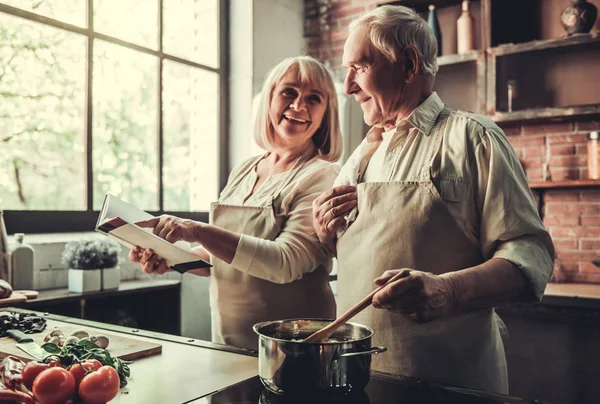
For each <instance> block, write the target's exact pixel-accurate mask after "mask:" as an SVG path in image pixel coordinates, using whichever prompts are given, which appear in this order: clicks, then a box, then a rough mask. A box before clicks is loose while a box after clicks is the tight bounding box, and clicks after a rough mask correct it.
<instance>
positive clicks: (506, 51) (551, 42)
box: [487, 32, 600, 56]
mask: <svg viewBox="0 0 600 404" xmlns="http://www.w3.org/2000/svg"><path fill="white" fill-rule="evenodd" d="M593 43H600V35H598V32H596V33H594V34H576V35H573V36H569V37H564V38H559V39H547V40H543V41H531V42H524V43H519V44H506V45H500V46H496V47H493V48H489V49H488V50H487V52H488V53H489V54H490V55H493V56H505V55H514V54H516V53H524V52H535V51H542V50H547V49H556V48H563V47H567V46H576V45H586V44H593Z"/></svg>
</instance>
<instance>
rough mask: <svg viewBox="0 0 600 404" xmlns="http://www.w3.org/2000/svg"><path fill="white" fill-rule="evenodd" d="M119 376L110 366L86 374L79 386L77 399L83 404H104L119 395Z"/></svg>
mask: <svg viewBox="0 0 600 404" xmlns="http://www.w3.org/2000/svg"><path fill="white" fill-rule="evenodd" d="M119 386H120V381H119V374H118V373H117V371H116V370H115V369H114V368H113V367H111V366H102V367H101V368H100V369H98V370H96V371H95V372H91V373H88V374H87V375H86V376H85V377H84V378H83V380H82V381H81V383H80V384H79V397H81V398H82V399H83V402H84V403H85V404H104V403H107V402H109V401H110V400H112V399H113V398H115V396H116V395H117V394H118V393H119Z"/></svg>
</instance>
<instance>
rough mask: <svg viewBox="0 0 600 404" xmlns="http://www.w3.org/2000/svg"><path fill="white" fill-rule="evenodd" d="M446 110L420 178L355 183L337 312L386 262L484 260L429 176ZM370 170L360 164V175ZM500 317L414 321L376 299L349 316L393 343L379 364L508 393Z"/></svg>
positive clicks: (443, 265)
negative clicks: (353, 214)
mask: <svg viewBox="0 0 600 404" xmlns="http://www.w3.org/2000/svg"><path fill="white" fill-rule="evenodd" d="M448 115H449V110H448V109H444V110H443V111H442V112H441V113H440V115H439V117H438V123H437V125H436V130H435V131H434V133H433V134H432V136H435V138H434V142H433V145H434V147H433V149H432V150H430V151H428V153H430V158H428V159H427V160H426V161H427V165H426V166H425V167H423V170H422V174H421V179H420V180H418V181H396V182H372V183H359V184H358V186H357V192H358V216H357V218H356V221H354V222H353V223H351V225H350V226H349V227H348V229H347V230H346V231H345V233H344V234H343V235H342V236H341V237H340V238H339V240H338V242H337V257H338V258H337V259H338V268H339V269H338V271H339V275H338V282H339V284H338V313H343V312H344V311H346V310H347V309H348V308H349V307H351V306H352V305H353V304H355V303H356V302H358V301H359V300H360V299H361V298H362V297H364V296H366V295H367V294H368V293H369V292H370V291H372V290H373V289H374V287H375V285H374V283H373V280H374V279H375V278H377V277H378V276H380V275H382V274H383V273H384V272H385V271H386V270H388V269H401V268H411V269H417V270H420V271H426V272H430V273H434V274H443V273H445V272H449V271H453V270H458V269H463V268H467V267H471V266H474V265H478V264H480V263H482V262H483V261H484V259H483V257H482V256H481V252H480V250H479V248H478V247H477V246H475V245H473V243H472V242H470V241H469V240H468V239H467V237H466V236H465V235H464V234H463V232H462V230H461V229H460V228H459V226H458V225H457V224H456V223H455V221H454V219H453V217H452V216H451V214H450V213H449V211H448V210H447V209H446V207H445V206H444V202H443V200H442V198H441V196H440V194H439V193H438V191H437V189H436V188H435V186H434V184H433V182H432V180H431V179H432V173H431V171H432V167H433V162H434V159H435V156H436V154H437V151H438V150H439V148H440V146H441V144H442V141H443V137H444V136H443V133H444V130H445V127H446V119H447V117H448ZM375 149H376V147H372V148H371V150H370V154H371V155H372V153H373V152H374V150H375ZM368 159H370V156H369V155H368V154H367V155H366V156H365V160H366V161H368ZM365 169H366V164H361V166H360V168H359V170H358V172H359V182H360V180H361V178H362V175H363V174H364V171H365ZM497 318H498V317H497V316H496V314H495V312H494V310H493V309H489V310H481V311H477V312H474V313H470V314H464V315H456V316H451V317H446V318H442V319H436V320H433V321H431V322H428V323H416V322H414V321H412V320H410V319H407V318H406V317H404V316H403V315H401V314H396V313H392V312H390V311H388V310H383V309H375V308H374V307H372V306H371V307H369V308H368V309H367V310H365V311H363V312H362V313H360V314H359V315H358V316H357V317H355V318H354V319H353V320H352V321H354V322H357V323H362V324H365V325H367V326H369V327H372V328H373V329H374V331H375V334H374V336H373V344H374V345H382V346H386V347H387V348H388V351H387V352H386V353H383V354H381V355H376V356H375V357H374V358H373V369H374V370H377V371H381V372H387V373H394V374H400V375H405V376H413V377H418V378H423V379H426V380H429V381H437V382H442V383H447V384H451V385H456V386H462V387H470V388H476V389H482V390H486V391H492V392H499V393H507V392H508V380H507V370H506V358H505V355H504V347H503V344H502V340H501V337H500V333H499V329H498V324H497V321H496V320H497Z"/></svg>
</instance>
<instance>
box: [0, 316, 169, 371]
mask: <svg viewBox="0 0 600 404" xmlns="http://www.w3.org/2000/svg"><path fill="white" fill-rule="evenodd" d="M55 327H56V328H58V329H60V330H61V331H62V332H63V334H64V335H65V336H68V335H69V334H71V333H72V332H73V331H75V330H85V331H87V332H88V333H89V334H90V335H104V336H106V337H108V339H109V344H108V347H107V348H106V350H107V351H108V352H110V354H111V355H112V356H115V357H117V358H121V359H125V360H135V359H139V358H143V357H146V356H151V355H157V354H160V353H161V352H162V345H160V344H156V343H152V342H146V341H142V340H138V339H135V338H128V337H126V336H124V335H123V334H117V333H113V332H110V331H105V330H102V329H98V328H93V327H87V326H78V325H75V324H71V323H63V322H61V321H54V320H47V327H46V329H45V330H44V331H42V332H41V333H37V334H28V336H30V337H31V338H33V339H34V341H35V342H37V343H38V344H40V345H43V344H44V337H45V336H46V335H47V334H50V332H51V331H52V330H53V329H54V328H55ZM9 355H12V356H16V357H18V358H20V359H22V360H23V361H25V362H28V361H30V360H33V359H34V358H32V357H31V356H29V355H28V354H26V353H25V352H23V351H22V350H21V349H19V348H17V341H15V340H14V339H12V338H10V337H3V338H0V358H5V357H7V356H9Z"/></svg>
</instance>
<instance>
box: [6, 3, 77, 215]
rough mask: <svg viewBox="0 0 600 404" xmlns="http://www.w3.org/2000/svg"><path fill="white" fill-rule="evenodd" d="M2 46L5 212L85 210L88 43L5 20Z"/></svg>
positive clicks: (63, 33) (16, 20)
mask: <svg viewBox="0 0 600 404" xmlns="http://www.w3.org/2000/svg"><path fill="white" fill-rule="evenodd" d="M0 44H2V46H0V190H2V191H1V192H0V206H1V207H2V208H3V209H7V210H8V209H12V210H22V209H26V210H80V209H85V208H86V206H85V200H86V198H85V170H84V169H85V146H84V141H85V135H84V134H85V66H86V55H87V51H86V39H85V37H82V36H80V35H78V34H73V33H68V32H66V31H63V30H60V29H56V28H52V27H48V26H44V25H41V24H37V23H34V22H28V21H26V20H23V19H20V18H17V17H12V16H9V15H7V14H3V13H0Z"/></svg>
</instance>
